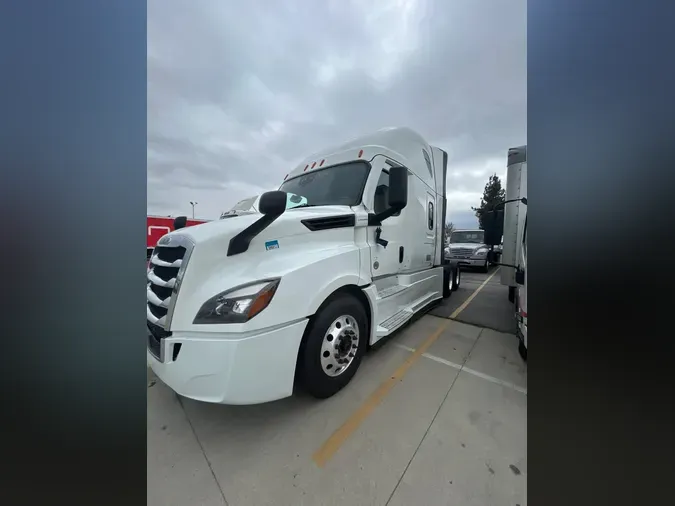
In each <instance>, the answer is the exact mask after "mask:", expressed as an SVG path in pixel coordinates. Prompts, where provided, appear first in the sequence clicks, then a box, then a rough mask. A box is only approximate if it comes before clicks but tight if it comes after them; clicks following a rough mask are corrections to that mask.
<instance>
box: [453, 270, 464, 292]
mask: <svg viewBox="0 0 675 506" xmlns="http://www.w3.org/2000/svg"><path fill="white" fill-rule="evenodd" d="M461 282H462V270H461V269H460V268H459V266H458V267H457V269H456V270H455V282H454V283H453V285H452V291H453V292H456V291H457V289H458V288H459V284H460V283H461Z"/></svg>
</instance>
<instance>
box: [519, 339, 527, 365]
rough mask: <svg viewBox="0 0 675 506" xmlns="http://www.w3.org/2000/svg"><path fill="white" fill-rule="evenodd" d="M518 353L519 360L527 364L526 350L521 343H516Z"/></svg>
mask: <svg viewBox="0 0 675 506" xmlns="http://www.w3.org/2000/svg"><path fill="white" fill-rule="evenodd" d="M518 353H519V354H520V358H522V359H523V360H524V361H525V362H527V348H526V347H525V343H524V342H523V341H518Z"/></svg>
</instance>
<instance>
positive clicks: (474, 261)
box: [445, 255, 487, 267]
mask: <svg viewBox="0 0 675 506" xmlns="http://www.w3.org/2000/svg"><path fill="white" fill-rule="evenodd" d="M445 258H446V259H447V260H449V261H451V262H456V263H458V264H459V265H464V266H468V267H483V266H484V265H485V262H486V261H487V257H471V258H462V257H453V256H450V255H448V256H446V257H445Z"/></svg>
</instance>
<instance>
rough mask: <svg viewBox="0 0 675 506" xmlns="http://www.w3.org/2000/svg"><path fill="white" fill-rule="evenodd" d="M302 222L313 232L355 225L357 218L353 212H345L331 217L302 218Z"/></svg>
mask: <svg viewBox="0 0 675 506" xmlns="http://www.w3.org/2000/svg"><path fill="white" fill-rule="evenodd" d="M302 224H303V225H304V226H306V227H307V228H308V229H310V230H311V231H312V232H317V231H319V230H330V229H332V228H347V227H353V226H354V225H355V224H356V218H355V217H354V215H353V214H344V215H342V216H331V217H329V218H311V219H308V220H302Z"/></svg>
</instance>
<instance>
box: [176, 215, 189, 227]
mask: <svg viewBox="0 0 675 506" xmlns="http://www.w3.org/2000/svg"><path fill="white" fill-rule="evenodd" d="M185 227H187V216H177V217H176V218H175V219H174V220H173V229H174V230H179V229H181V228H185Z"/></svg>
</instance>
